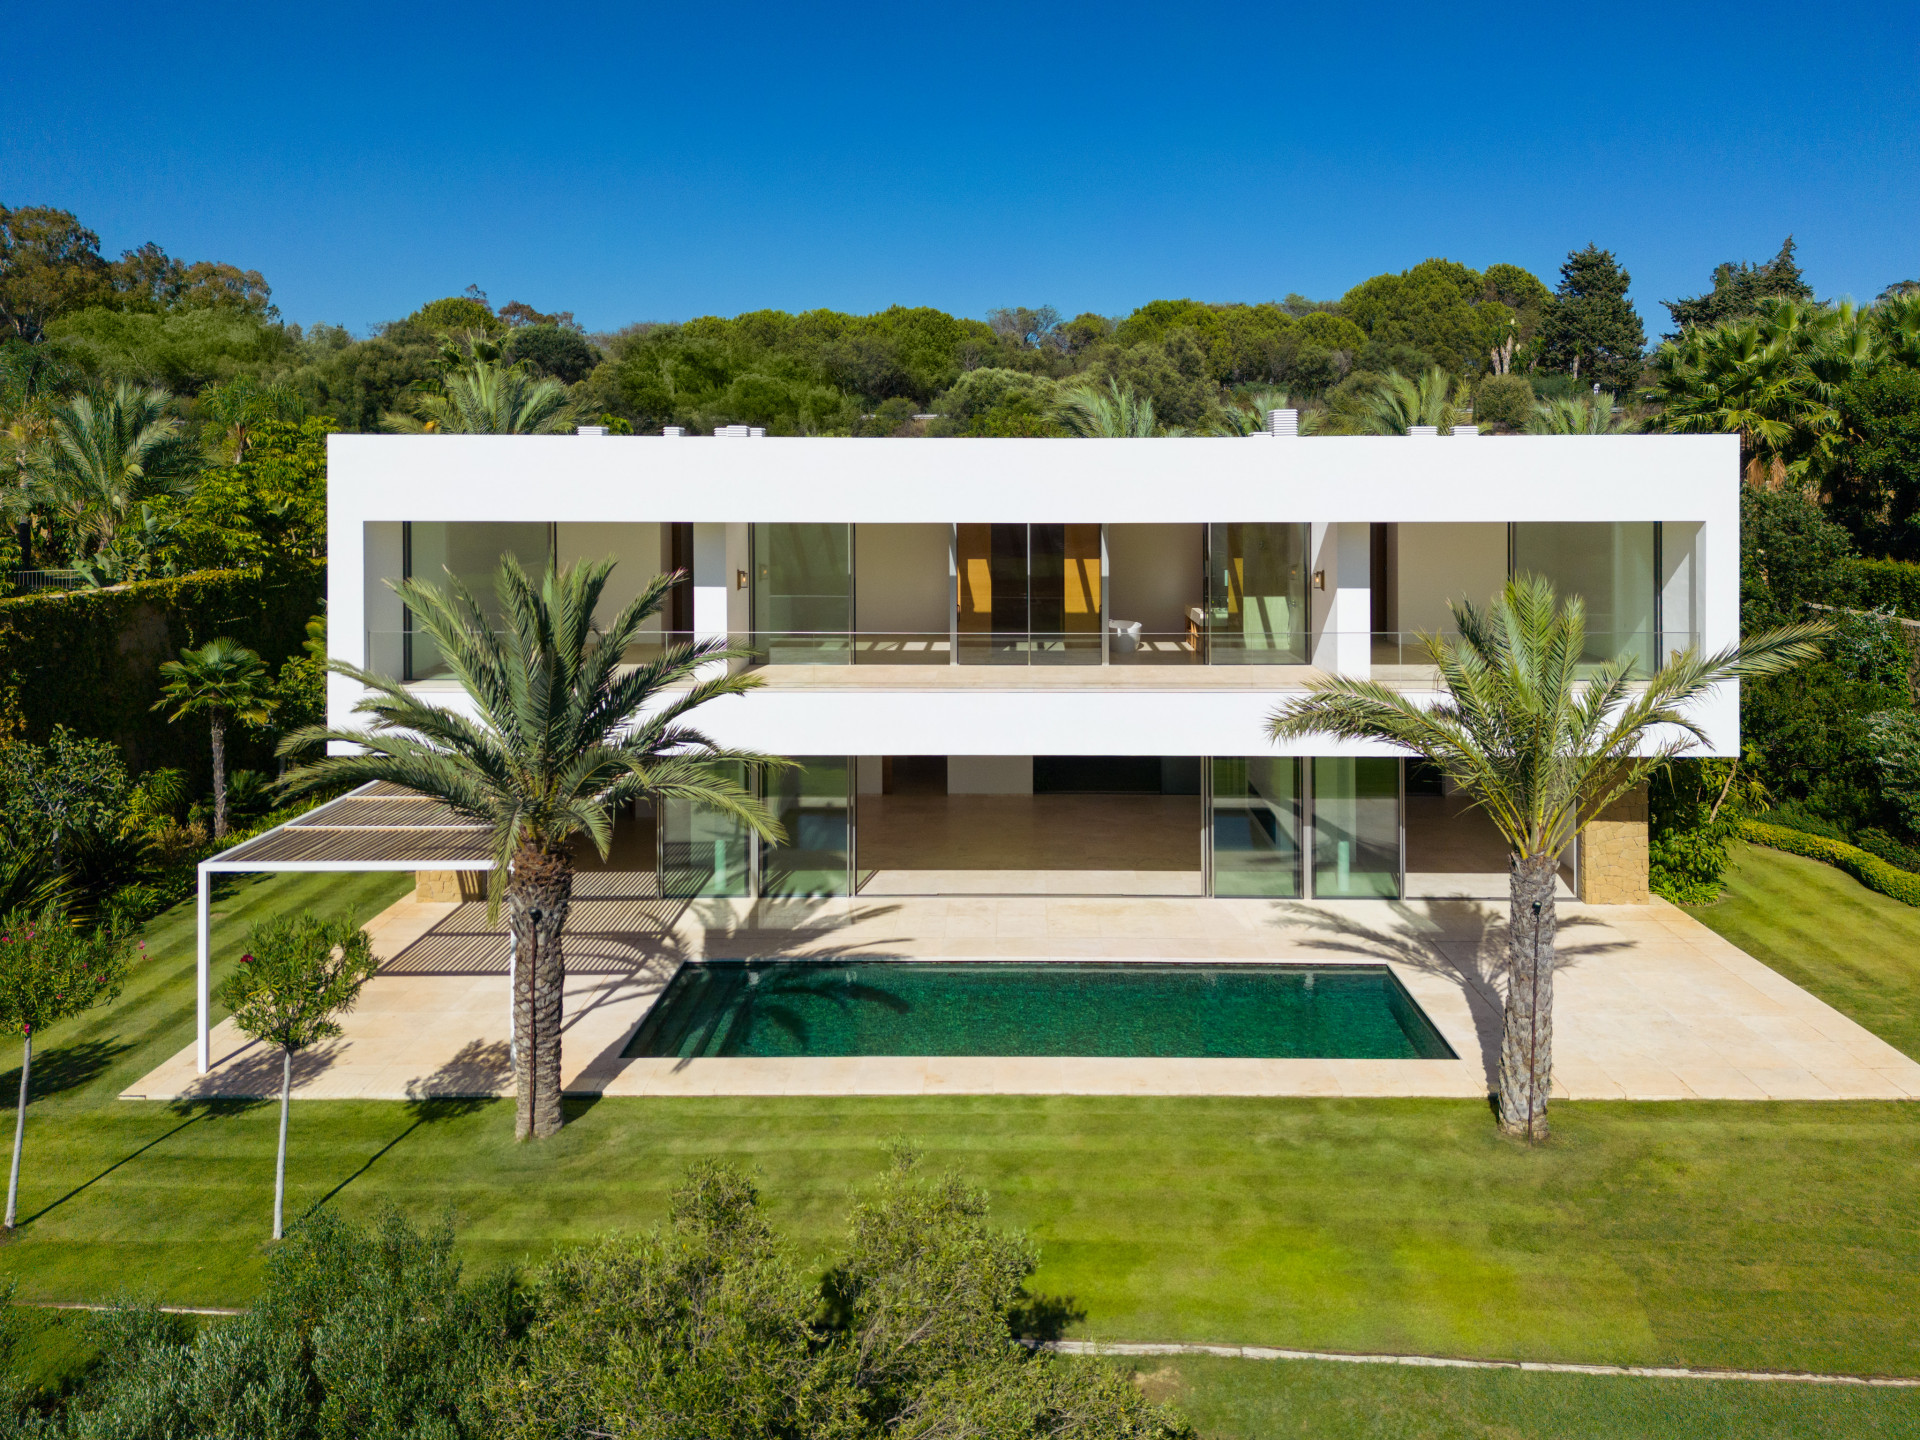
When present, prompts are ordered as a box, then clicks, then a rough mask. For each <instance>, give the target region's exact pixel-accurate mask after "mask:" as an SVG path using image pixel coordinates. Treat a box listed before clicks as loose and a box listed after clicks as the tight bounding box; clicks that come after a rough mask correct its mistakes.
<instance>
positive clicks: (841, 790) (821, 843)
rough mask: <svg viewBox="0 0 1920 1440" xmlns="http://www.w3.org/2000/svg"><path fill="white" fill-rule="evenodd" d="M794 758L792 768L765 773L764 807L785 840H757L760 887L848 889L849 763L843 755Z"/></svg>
mask: <svg viewBox="0 0 1920 1440" xmlns="http://www.w3.org/2000/svg"><path fill="white" fill-rule="evenodd" d="M796 758H797V759H798V761H799V767H798V768H797V769H792V770H772V771H769V772H768V773H767V779H766V791H767V809H768V810H770V811H772V812H773V818H774V819H775V820H777V821H779V822H780V827H781V828H782V829H783V830H785V831H786V832H787V841H786V844H784V845H768V844H764V843H763V844H762V845H761V847H760V893H761V894H762V895H781V896H796V897H798V896H826V895H845V894H848V893H849V890H848V883H847V875H848V866H849V864H850V863H851V861H852V858H853V857H852V854H851V845H850V841H851V834H850V831H849V827H848V820H849V816H850V813H851V810H850V798H851V797H850V796H849V793H848V792H849V789H850V786H849V780H850V778H851V777H850V770H851V767H850V765H849V763H848V760H847V757H846V756H844V755H803V756H798V757H796Z"/></svg>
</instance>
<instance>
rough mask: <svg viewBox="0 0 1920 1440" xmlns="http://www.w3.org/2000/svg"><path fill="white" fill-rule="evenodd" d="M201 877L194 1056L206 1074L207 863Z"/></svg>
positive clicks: (201, 1070)
mask: <svg viewBox="0 0 1920 1440" xmlns="http://www.w3.org/2000/svg"><path fill="white" fill-rule="evenodd" d="M199 878H200V898H199V904H198V907H197V912H196V913H197V915H198V925H197V927H196V928H197V930H198V933H199V940H200V968H199V974H198V977H197V981H196V984H197V996H198V1000H199V1005H200V1020H199V1031H198V1036H197V1041H196V1045H195V1049H194V1057H195V1059H196V1061H197V1062H198V1064H199V1066H200V1073H201V1074H202V1075H204V1074H206V1073H207V1071H208V1069H209V1068H210V1062H209V1057H208V1055H207V950H208V943H209V941H208V936H207V901H208V891H209V882H210V881H211V879H212V877H211V876H210V875H208V874H207V867H206V866H205V865H202V866H200V867H199Z"/></svg>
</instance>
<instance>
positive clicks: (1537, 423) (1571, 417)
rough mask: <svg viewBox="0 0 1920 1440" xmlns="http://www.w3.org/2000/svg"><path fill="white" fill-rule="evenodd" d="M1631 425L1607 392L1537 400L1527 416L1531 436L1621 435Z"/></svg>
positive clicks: (1528, 430)
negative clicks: (1531, 412)
mask: <svg viewBox="0 0 1920 1440" xmlns="http://www.w3.org/2000/svg"><path fill="white" fill-rule="evenodd" d="M1630 424H1631V422H1630V421H1629V420H1628V419H1627V416H1626V414H1625V412H1624V411H1621V410H1617V409H1615V408H1614V404H1613V396H1611V395H1609V394H1607V393H1606V392H1605V391H1595V392H1594V393H1593V394H1591V395H1575V396H1573V397H1571V398H1567V397H1561V398H1557V399H1553V400H1541V401H1537V402H1536V403H1535V404H1534V407H1533V414H1532V415H1530V416H1528V417H1527V433H1528V434H1529V435H1620V434H1624V433H1625V432H1626V430H1627V428H1628V426H1629V425H1630Z"/></svg>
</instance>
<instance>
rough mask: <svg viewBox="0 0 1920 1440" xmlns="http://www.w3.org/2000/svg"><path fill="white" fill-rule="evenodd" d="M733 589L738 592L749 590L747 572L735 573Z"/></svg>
mask: <svg viewBox="0 0 1920 1440" xmlns="http://www.w3.org/2000/svg"><path fill="white" fill-rule="evenodd" d="M733 588H734V589H736V590H744V589H746V588H747V572H746V571H744V570H736V571H734V572H733Z"/></svg>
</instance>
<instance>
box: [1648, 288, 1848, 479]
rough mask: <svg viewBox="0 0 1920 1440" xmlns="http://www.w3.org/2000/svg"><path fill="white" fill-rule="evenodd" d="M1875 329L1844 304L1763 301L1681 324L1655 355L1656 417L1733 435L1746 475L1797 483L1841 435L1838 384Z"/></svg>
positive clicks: (1671, 428)
mask: <svg viewBox="0 0 1920 1440" xmlns="http://www.w3.org/2000/svg"><path fill="white" fill-rule="evenodd" d="M1878 337H1879V330H1878V329H1877V327H1876V326H1875V325H1874V324H1873V323H1869V322H1868V320H1867V319H1866V317H1865V316H1864V315H1863V313H1862V312H1860V311H1858V310H1856V309H1855V308H1854V307H1853V306H1852V305H1850V304H1849V305H1836V306H1825V305H1803V304H1798V303H1796V302H1794V301H1791V300H1776V301H1772V302H1770V303H1768V304H1767V305H1766V306H1765V307H1763V308H1762V310H1761V311H1760V313H1759V314H1758V315H1756V316H1753V317H1752V318H1749V319H1745V320H1734V321H1729V322H1727V323H1725V324H1722V325H1715V326H1713V327H1711V328H1706V329H1699V328H1689V329H1688V330H1687V331H1685V332H1684V333H1683V334H1681V335H1680V336H1678V337H1677V338H1675V339H1673V340H1669V341H1667V342H1666V343H1665V344H1663V345H1662V346H1661V347H1660V348H1659V349H1658V350H1657V351H1655V352H1654V356H1653V362H1652V363H1653V372H1654V381H1653V384H1652V385H1651V386H1650V387H1649V389H1648V390H1647V398H1648V399H1650V400H1655V401H1657V402H1659V404H1660V406H1661V412H1660V415H1659V417H1658V419H1657V420H1656V422H1655V424H1656V425H1657V427H1658V428H1659V429H1661V430H1665V431H1668V432H1671V433H1678V434H1719V435H1725V434H1735V435H1738V436H1739V437H1740V458H1741V461H1742V464H1743V467H1744V469H1745V472H1746V477H1747V483H1748V484H1749V485H1752V486H1755V487H1757V488H1765V489H1774V490H1777V489H1779V488H1780V487H1781V486H1783V485H1785V484H1787V483H1789V482H1792V483H1794V484H1803V483H1805V481H1806V479H1807V477H1808V474H1809V473H1810V472H1811V471H1812V470H1813V469H1814V468H1815V467H1816V466H1818V465H1820V464H1822V463H1823V462H1824V461H1825V460H1827V459H1828V458H1830V456H1831V454H1832V451H1833V448H1834V446H1835V445H1836V444H1838V443H1839V442H1840V440H1841V438H1842V437H1841V435H1840V417H1839V411H1838V410H1837V408H1836V401H1837V399H1838V396H1839V391H1840V388H1841V387H1842V386H1843V385H1844V384H1845V383H1846V382H1847V381H1848V380H1849V379H1851V378H1852V377H1853V376H1854V375H1855V374H1856V373H1858V372H1859V371H1860V370H1862V369H1864V368H1866V367H1868V366H1870V365H1871V364H1873V362H1874V359H1875V356H1876V354H1877V353H1878V350H1879V338H1878Z"/></svg>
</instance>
